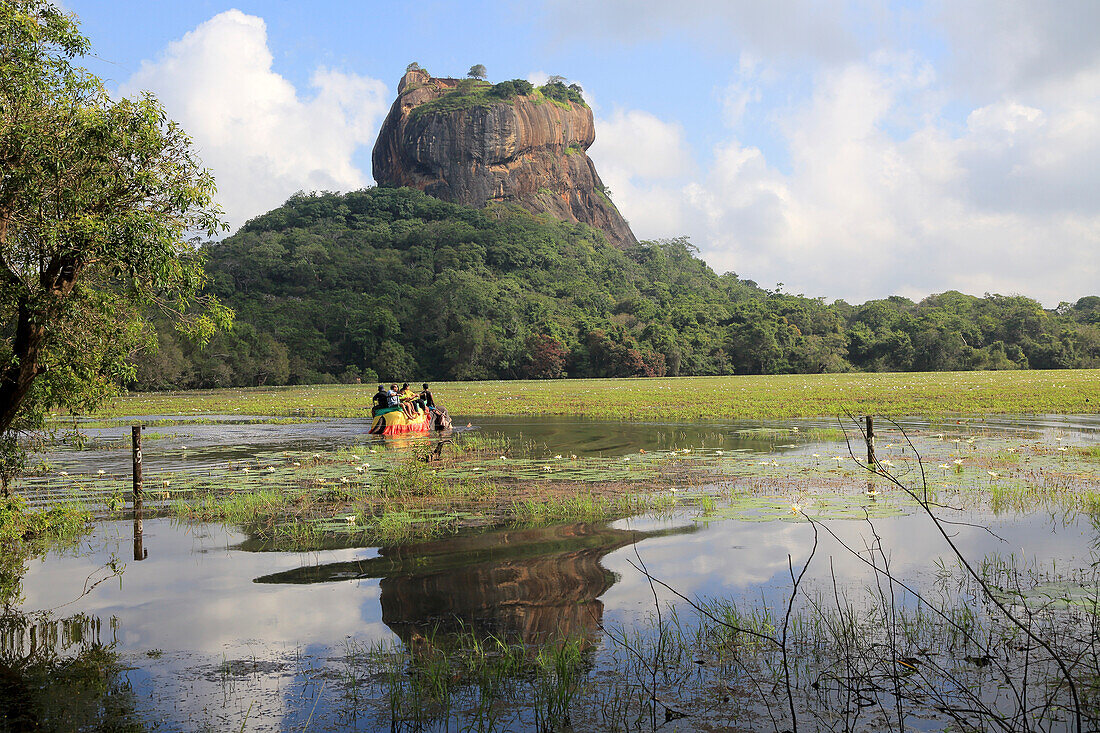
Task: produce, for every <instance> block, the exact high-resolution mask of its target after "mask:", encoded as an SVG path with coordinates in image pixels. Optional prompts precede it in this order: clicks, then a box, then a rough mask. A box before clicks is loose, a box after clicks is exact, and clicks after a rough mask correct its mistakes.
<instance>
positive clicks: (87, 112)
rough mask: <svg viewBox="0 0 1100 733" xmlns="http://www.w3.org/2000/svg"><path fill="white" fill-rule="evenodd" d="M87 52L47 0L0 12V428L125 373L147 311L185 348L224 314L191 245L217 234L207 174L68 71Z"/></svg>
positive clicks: (185, 149)
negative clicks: (180, 337) (162, 319)
mask: <svg viewBox="0 0 1100 733" xmlns="http://www.w3.org/2000/svg"><path fill="white" fill-rule="evenodd" d="M88 48H89V43H88V40H87V39H86V38H85V37H84V36H82V35H81V34H80V32H79V30H78V28H77V26H76V23H75V21H74V19H73V18H72V17H71V16H69V15H66V14H64V13H62V12H61V11H60V10H58V9H57V8H56V7H54V6H53V5H51V4H49V3H48V2H46V1H45V0H5V2H3V3H0V161H3V176H2V177H0V324H2V325H0V329H2V330H0V335H2V340H0V435H4V434H7V433H8V432H9V431H11V430H15V429H20V428H24V427H28V426H32V425H33V424H35V423H36V422H40V421H41V419H42V417H43V415H44V411H45V410H47V409H49V408H51V407H53V406H58V405H60V406H63V407H67V408H72V409H87V408H89V407H92V406H94V405H95V404H97V403H98V402H100V401H101V400H103V399H104V398H105V397H107V396H108V395H110V394H111V393H112V391H113V388H114V385H115V384H117V382H118V381H119V380H122V379H127V378H131V377H132V375H133V367H132V365H130V364H129V363H128V361H127V358H128V357H129V355H130V354H131V352H132V351H133V350H134V349H135V348H136V347H138V346H140V345H142V344H149V343H150V342H151V343H153V344H155V343H156V338H155V333H153V332H152V330H151V329H149V328H147V326H146V325H145V324H146V320H145V318H144V315H143V314H144V313H145V312H147V311H148V310H149V309H152V310H157V309H159V310H161V311H162V312H163V313H165V314H170V316H171V318H172V320H175V321H177V322H179V324H180V326H181V328H183V329H184V330H185V331H187V333H189V334H190V335H191V336H193V337H195V338H197V339H198V340H199V341H202V340H204V339H207V338H209V337H210V335H211V334H212V333H213V332H214V331H215V330H216V329H217V328H218V327H223V326H226V325H228V322H229V318H230V315H231V314H230V313H229V311H228V310H227V309H225V308H223V307H221V306H220V305H219V304H217V302H216V301H213V300H209V299H206V300H204V299H203V298H200V297H199V293H200V292H201V290H202V288H203V286H204V285H205V283H206V275H205V272H204V270H203V263H202V258H201V257H200V256H199V255H200V251H199V248H198V245H197V241H192V240H189V237H190V236H191V235H192V234H194V233H196V232H205V233H206V234H207V235H208V236H211V235H213V234H214V233H215V232H216V231H217V230H218V229H219V228H220V227H221V226H222V225H221V223H220V220H219V213H220V212H219V211H218V209H217V207H216V206H215V205H214V203H213V199H212V196H213V193H214V182H213V179H212V178H211V176H210V174H209V173H208V171H206V170H204V169H203V168H202V167H201V166H200V164H199V163H198V161H197V160H196V159H195V157H194V155H193V153H192V150H191V141H190V139H189V138H188V137H187V136H186V135H185V134H184V132H183V131H182V130H181V129H180V128H179V127H178V126H177V125H176V124H175V123H173V122H170V121H168V120H167V119H166V117H165V114H164V110H163V108H162V107H161V106H160V104H159V103H158V102H157V101H156V100H155V99H154V98H153V97H151V96H149V95H144V96H142V97H141V98H140V99H136V100H128V99H124V100H121V101H118V102H115V101H113V100H111V99H110V98H109V97H108V95H107V93H106V91H105V90H104V88H103V85H102V83H101V82H100V80H99V79H97V78H96V77H95V76H93V75H91V74H89V73H88V72H87V71H85V70H84V69H82V68H78V67H75V66H74V65H73V60H74V59H76V58H77V57H78V56H80V55H81V54H83V53H85V52H87V50H88ZM196 306H201V307H198V308H196Z"/></svg>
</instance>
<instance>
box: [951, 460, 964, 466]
mask: <svg viewBox="0 0 1100 733" xmlns="http://www.w3.org/2000/svg"><path fill="white" fill-rule="evenodd" d="M951 462H952V463H954V464H955V465H956V466H961V465H962V462H963V461H962V459H961V458H956V459H955V460H953V461H951Z"/></svg>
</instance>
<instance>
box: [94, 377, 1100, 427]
mask: <svg viewBox="0 0 1100 733" xmlns="http://www.w3.org/2000/svg"><path fill="white" fill-rule="evenodd" d="M433 386H434V387H435V390H434V391H435V393H436V395H437V397H438V399H439V400H440V402H441V403H442V404H444V405H445V406H446V407H447V409H448V410H449V411H450V413H451V414H452V415H459V416H466V415H469V416H475V415H581V416H587V417H599V418H608V419H612V420H702V419H721V420H729V419H739V418H747V419H761V418H795V417H820V416H824V417H832V416H835V415H839V414H844V413H845V412H846V411H849V412H852V413H855V414H877V415H893V416H901V415H925V416H929V417H934V416H943V415H947V414H951V413H958V412H966V413H971V414H983V415H988V414H1048V413H1052V412H1053V413H1087V414H1096V413H1097V412H1100V400H1095V399H1092V400H1090V399H1089V398H1090V397H1094V396H1095V395H1096V394H1098V393H1100V370H1097V369H1073V370H1048V371H1044V370H1018V371H998V372H933V373H918V372H906V373H851V374H790V375H778V376H751V375H745V376H728V377H675V378H662V379H570V380H535V381H518V380H517V381H495V382H448V383H443V382H438V383H436V384H435V385H433ZM371 394H372V389H371V386H370V385H308V386H295V387H255V388H247V389H244V388H239V389H221V390H195V391H190V392H155V393H141V394H130V395H125V396H123V397H121V398H119V399H118V400H116V401H115V402H114V403H113V404H112V405H111V406H109V407H108V408H107V409H105V410H103V411H102V412H101V413H100V414H102V415H104V416H106V417H107V418H120V417H123V416H140V415H155V416H161V415H180V416H187V415H189V414H191V415H193V416H194V417H196V418H198V419H201V415H202V414H207V415H211V414H216V415H230V416H232V415H241V416H244V415H270V416H273V417H292V418H302V417H358V418H364V419H366V416H368V415H369V411H368V410H367V409H366V408H367V406H369V404H370V398H371ZM673 395H675V399H674V400H673V399H670V397H671V396H673Z"/></svg>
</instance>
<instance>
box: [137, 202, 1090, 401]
mask: <svg viewBox="0 0 1100 733" xmlns="http://www.w3.org/2000/svg"><path fill="white" fill-rule="evenodd" d="M208 251H209V258H210V259H209V266H210V273H211V281H212V283H213V287H214V290H215V292H216V293H217V294H218V296H219V297H220V298H221V299H222V300H224V301H225V302H227V303H228V304H230V305H232V306H233V307H234V308H236V309H237V312H238V321H239V322H240V323H241V326H240V327H239V328H238V329H236V330H235V331H234V332H232V333H228V334H224V335H219V336H218V337H217V338H216V339H215V340H214V341H213V342H212V344H211V347H210V348H208V349H207V350H205V351H204V352H202V353H199V352H197V351H196V350H195V349H194V348H193V347H192V346H189V345H187V344H184V343H182V342H179V347H178V349H176V350H174V349H172V348H171V346H170V345H168V344H165V345H164V346H163V347H162V349H161V354H163V355H164V357H163V359H157V360H151V359H147V358H143V360H142V362H143V364H152V363H153V362H154V361H155V362H156V363H157V364H158V366H157V368H156V369H152V368H149V369H143V372H142V374H141V375H139V376H140V378H141V380H143V381H140V382H137V383H136V385H137V386H140V387H142V388H165V387H167V386H168V385H170V384H171V381H172V377H170V376H163V377H161V378H159V379H154V378H153V377H155V376H156V372H158V371H160V370H163V371H164V372H166V373H167V372H174V373H175V374H178V375H179V377H178V378H179V379H180V380H184V381H183V382H181V383H177V385H176V386H194V387H198V386H214V385H216V384H221V385H251V384H257V383H259V382H261V381H264V382H266V383H267V384H274V383H278V382H279V381H280V380H281V379H282V378H283V375H285V378H286V379H287V380H288V381H290V382H292V383H293V382H298V383H312V382H317V381H336V380H338V379H340V380H347V379H354V377H355V375H356V374H359V375H361V378H362V379H364V380H365V381H370V379H371V378H373V377H368V374H372V373H377V374H378V375H379V376H382V377H383V379H386V380H392V379H395V378H396V379H400V380H401V381H405V380H406V379H407V380H409V381H414V380H416V379H425V380H428V381H431V380H437V379H459V378H465V379H512V378H516V377H527V378H538V377H552V376H559V375H560V376H564V375H565V374H568V376H570V377H586V376H646V375H650V376H653V375H660V374H672V375H692V374H699V375H706V374H731V373H740V374H749V373H789V372H822V371H826V372H840V371H850V370H853V369H862V370H884V369H890V370H913V369H971V368H976V369H988V368H1015V367H1019V368H1027V367H1029V366H1032V367H1039V366H1043V367H1051V368H1053V367H1059V366H1090V365H1095V364H1097V363H1098V362H1100V326H1098V325H1095V324H1093V323H1091V322H1088V320H1087V319H1089V318H1091V317H1094V316H1095V314H1096V307H1097V305H1100V303H1097V302H1094V300H1089V299H1087V298H1085V299H1082V300H1081V301H1078V304H1076V305H1069V304H1066V305H1064V306H1063V307H1062V308H1061V309H1060V311H1058V312H1054V311H1047V310H1044V309H1043V308H1042V307H1041V306H1040V305H1039V304H1038V303H1036V302H1035V301H1033V300H1030V299H1028V298H1021V297H1019V296H1000V295H987V296H985V297H982V298H977V297H974V296H969V295H963V294H961V293H951V292H949V293H942V294H939V295H935V296H929V297H928V298H925V299H924V300H922V301H921V302H919V303H914V302H913V301H911V300H908V299H906V298H898V297H893V298H886V299H884V300H877V301H871V302H869V303H866V304H864V305H859V306H853V305H849V304H847V303H844V302H842V301H837V302H834V303H832V304H826V303H825V302H824V300H822V299H817V298H806V297H802V296H799V295H793V294H789V293H785V292H778V291H774V292H773V291H768V290H764V289H761V288H760V287H758V286H757V285H756V284H755V283H753V282H752V281H749V280H741V279H739V278H738V277H737V276H736V275H735V274H732V273H727V274H725V275H722V276H719V275H716V274H715V273H714V272H713V271H712V270H711V269H710V268H709V267H708V266H707V265H706V263H705V262H703V261H702V260H701V259H699V257H698V251H697V250H696V249H695V247H694V246H692V244H691V242H690V241H688V240H687V239H685V238H678V239H672V240H663V241H659V242H642V243H640V244H638V245H637V246H634V247H630V248H628V249H625V250H623V249H619V248H617V247H614V246H612V245H610V244H608V243H607V241H606V239H605V238H604V237H603V236H602V235H601V234H600V233H599V232H597V231H595V230H593V229H590V228H588V227H585V226H581V225H576V224H569V223H566V222H561V221H557V220H554V219H551V218H549V217H546V216H536V215H533V214H531V213H530V212H527V211H525V210H523V209H521V208H519V207H518V206H514V205H504V204H494V205H491V206H489V207H486V208H484V209H472V208H467V207H463V206H458V205H455V204H449V203H445V202H443V201H440V200H438V199H434V198H432V197H430V196H427V195H425V194H424V193H422V192H420V191H416V190H412V189H400V188H375V189H369V190H365V191H355V192H352V193H348V194H345V195H337V194H331V193H318V194H297V195H295V196H293V197H292V198H291V199H290V200H289V201H287V203H286V204H285V205H284V206H283V207H281V208H279V209H277V210H275V211H272V212H269V213H268V214H264V215H263V216H260V217H257V218H256V219H254V220H252V221H251V222H249V223H248V224H247V225H246V226H245V227H244V228H243V229H242V231H240V232H238V233H237V234H235V235H233V236H232V237H229V238H227V239H225V240H224V241H223V242H220V243H217V244H212V245H210V246H209V249H208ZM158 330H159V333H160V334H161V335H162V336H164V337H165V338H171V339H176V340H177V341H178V338H179V337H178V336H176V335H175V334H174V332H173V331H172V329H171V328H170V327H169V326H168V325H167V324H163V327H161V328H159V329H158ZM264 335H266V336H267V337H269V338H270V339H271V341H268V340H267V339H265V338H263V336H264ZM998 342H999V343H998ZM275 344H278V345H281V346H282V347H283V351H280V350H279V349H278V348H277V347H276V346H275ZM397 347H400V349H398V348H397ZM180 353H182V354H183V355H184V359H185V361H186V363H184V364H179V363H177V359H176V358H174V357H176V356H178V354H180ZM282 353H285V354H286V359H287V363H286V367H285V369H284V368H283V367H282V364H281V361H280V359H279V355H280V354H282ZM170 357H173V358H170ZM258 367H263V369H261V368H258Z"/></svg>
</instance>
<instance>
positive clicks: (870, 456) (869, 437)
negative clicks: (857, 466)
mask: <svg viewBox="0 0 1100 733" xmlns="http://www.w3.org/2000/svg"><path fill="white" fill-rule="evenodd" d="M865 419H866V420H867V430H866V432H864V434H863V438H864V440H866V441H867V465H868V466H869V467H870V468H871V470H872V471H874V470H875V465H876V462H875V421H874V417H873V416H872V415H867V416H866V418H865Z"/></svg>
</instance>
